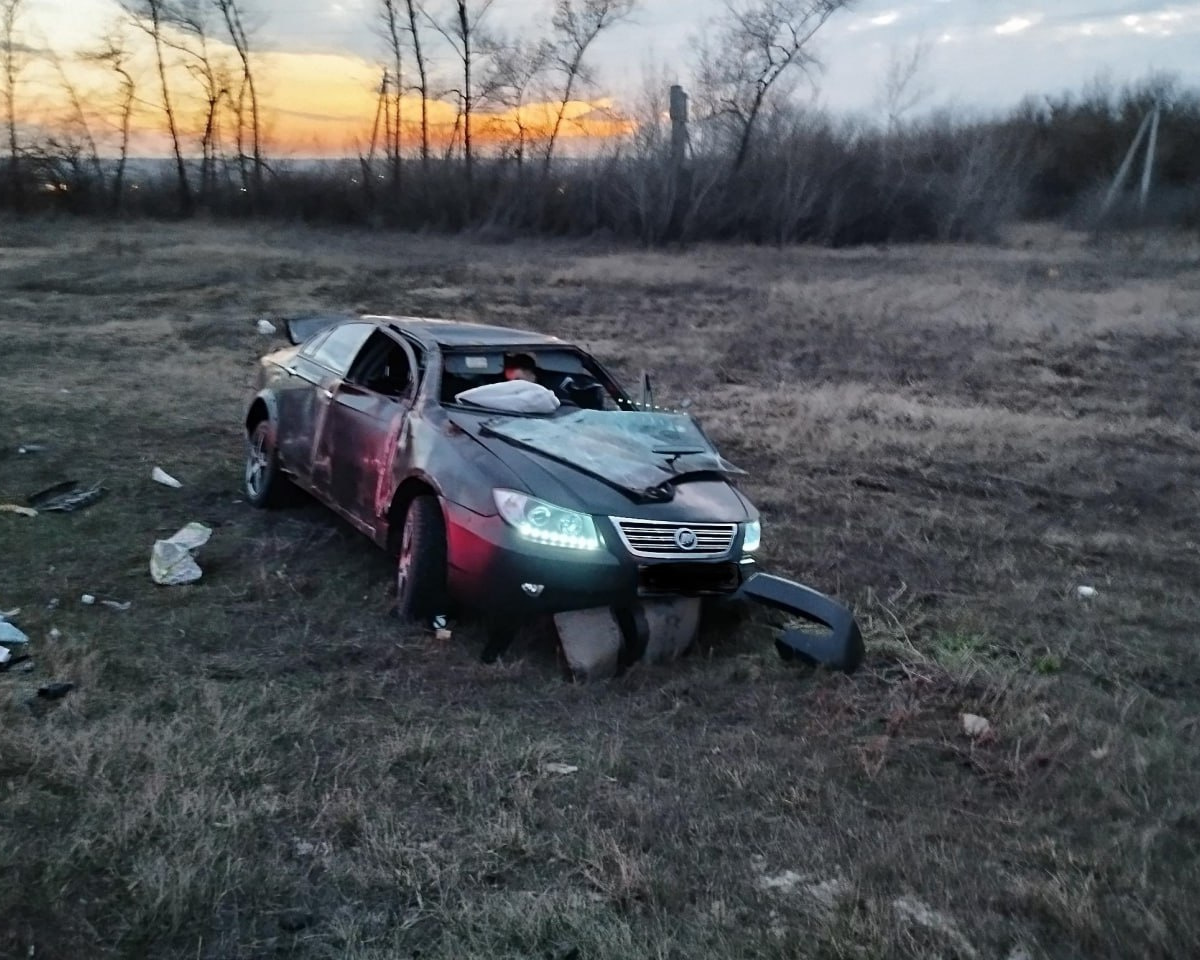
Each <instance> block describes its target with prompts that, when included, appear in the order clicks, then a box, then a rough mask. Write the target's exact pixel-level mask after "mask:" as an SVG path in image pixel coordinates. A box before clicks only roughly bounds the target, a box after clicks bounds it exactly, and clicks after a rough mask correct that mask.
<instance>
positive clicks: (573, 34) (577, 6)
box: [543, 0, 637, 172]
mask: <svg viewBox="0 0 1200 960" xmlns="http://www.w3.org/2000/svg"><path fill="white" fill-rule="evenodd" d="M636 2H637V0H556V2H555V4H554V17H553V19H552V20H551V23H552V25H553V27H554V46H553V49H554V59H553V64H554V69H555V71H556V72H557V73H558V74H559V75H560V77H561V78H562V87H561V88H560V94H561V95H560V96H559V98H558V110H557V112H556V113H555V115H554V125H553V127H552V128H551V130H550V139H549V141H548V142H547V144H546V157H545V165H544V168H543V169H544V172H549V169H550V161H551V159H552V158H553V156H554V147H555V144H556V143H557V142H558V135H559V133H560V132H561V130H562V125H563V117H564V116H565V115H566V112H567V105H568V103H570V101H571V97H572V95H573V94H574V93H575V88H576V85H577V84H578V83H580V82H581V81H582V82H586V81H587V80H588V79H589V78H588V75H587V73H586V72H585V68H584V62H583V61H584V57H586V56H587V52H588V48H589V47H591V45H592V43H593V41H594V40H595V39H596V38H597V37H598V36H600V34H601V33H603V32H604V31H605V30H606V29H608V28H609V27H611V26H612V25H613V24H614V23H617V22H619V21H621V20H624V19H625V18H626V17H628V16H629V15H630V13H632V12H633V8H634V6H635V4H636Z"/></svg>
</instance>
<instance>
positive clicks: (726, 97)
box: [697, 0, 853, 172]
mask: <svg viewBox="0 0 1200 960" xmlns="http://www.w3.org/2000/svg"><path fill="white" fill-rule="evenodd" d="M852 2H853V0H726V3H725V10H724V12H723V13H722V14H721V15H720V16H719V17H717V19H716V21H715V27H716V37H715V40H714V41H713V42H711V43H705V44H704V46H703V47H702V49H701V52H700V57H699V62H698V70H697V74H698V77H697V79H698V81H699V85H700V89H701V91H702V94H703V96H704V97H705V99H707V100H708V101H709V109H710V111H711V113H712V114H713V115H714V116H718V117H724V118H728V119H729V120H730V121H731V122H732V125H733V133H734V139H735V142H736V144H737V146H736V152H735V156H734V162H733V169H734V171H735V172H737V171H738V170H740V169H741V167H742V164H744V163H745V162H746V157H747V156H748V155H749V153H750V146H751V142H752V140H753V138H754V134H755V130H756V128H757V126H758V123H759V120H760V118H761V116H762V113H763V110H764V108H765V107H766V105H767V103H768V100H769V98H770V96H771V94H772V92H773V91H774V90H775V89H776V88H777V86H778V85H779V83H780V80H781V78H783V77H785V76H786V75H788V74H789V73H790V72H791V71H793V70H795V69H799V70H803V71H806V72H807V70H808V69H809V68H811V67H813V66H815V65H816V63H817V61H816V58H815V57H814V56H813V55H812V53H811V52H810V50H809V46H810V41H811V40H812V39H813V37H814V36H815V35H816V33H817V31H818V30H820V29H821V27H823V26H824V25H825V23H826V21H828V20H829V18H830V17H831V16H833V15H834V14H835V13H837V12H838V11H839V10H841V9H843V8H845V7H849V6H850V5H851V4H852Z"/></svg>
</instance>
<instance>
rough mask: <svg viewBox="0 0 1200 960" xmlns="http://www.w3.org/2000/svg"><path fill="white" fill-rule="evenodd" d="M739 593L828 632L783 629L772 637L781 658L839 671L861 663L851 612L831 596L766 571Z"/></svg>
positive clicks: (858, 633)
mask: <svg viewBox="0 0 1200 960" xmlns="http://www.w3.org/2000/svg"><path fill="white" fill-rule="evenodd" d="M741 592H742V594H743V595H744V596H746V597H748V598H750V599H751V600H756V601H757V602H759V603H762V604H765V605H766V606H768V607H772V608H774V609H776V610H782V611H784V612H785V613H790V614H792V615H793V616H797V617H800V618H801V619H804V620H807V621H809V622H810V623H815V624H819V625H820V626H823V627H825V628H827V630H828V633H813V632H809V631H807V630H799V629H795V628H786V629H784V630H783V632H782V634H781V635H780V636H779V637H778V638H777V639H776V640H775V649H776V650H778V651H779V655H780V656H781V657H783V659H785V660H791V659H795V658H799V659H801V660H804V661H806V662H808V663H813V664H818V665H820V666H823V667H827V668H828V669H830V670H839V671H841V672H842V673H853V672H854V671H855V670H857V669H858V668H859V666H860V665H861V664H862V661H863V656H864V654H865V653H866V650H865V648H864V646H863V639H862V632H861V631H860V630H859V629H858V623H857V622H856V621H855V619H854V614H853V613H852V612H851V611H850V610H849V609H848V608H847V607H844V606H842V604H840V603H838V602H837V601H836V600H834V599H832V598H831V597H827V596H825V594H823V593H818V592H817V591H816V590H814V589H812V587H806V586H804V585H803V584H800V583H795V582H793V581H791V580H785V579H784V578H783V577H777V576H774V575H773V574H769V573H756V574H755V575H754V576H752V577H751V578H750V579H749V580H747V581H746V582H745V583H744V584H742V591H741Z"/></svg>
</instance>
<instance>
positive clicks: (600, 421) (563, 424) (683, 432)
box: [483, 410, 745, 499]
mask: <svg viewBox="0 0 1200 960" xmlns="http://www.w3.org/2000/svg"><path fill="white" fill-rule="evenodd" d="M483 431H484V432H486V433H490V434H493V435H494V436H498V437H502V438H503V439H505V440H507V441H509V442H510V443H514V444H517V445H518V446H521V447H526V448H528V449H530V450H533V451H535V452H537V453H540V454H543V455H544V456H547V457H552V458H554V459H555V460H559V461H562V462H563V463H567V464H570V465H572V466H574V467H576V468H577V469H580V470H584V471H586V472H587V473H590V474H592V475H593V476H596V477H598V478H600V479H601V480H604V481H606V482H608V483H611V484H614V485H616V486H618V487H621V488H623V489H625V490H628V491H630V492H632V493H635V494H639V495H643V496H647V497H651V498H653V499H660V498H663V497H669V496H670V490H669V484H670V483H671V482H672V481H674V480H678V479H679V478H681V477H683V476H684V475H687V474H696V473H717V474H720V475H722V476H731V475H736V474H742V473H744V472H745V471H743V470H740V469H738V468H737V467H735V466H734V465H733V464H732V463H730V462H729V461H728V460H726V459H725V458H724V457H722V456H721V455H720V454H719V453H717V451H716V450H715V449H714V448H713V446H712V444H711V443H709V441H708V439H707V438H706V437H705V436H704V434H703V433H702V432H701V431H700V428H699V427H698V426H697V425H696V422H695V421H694V420H693V419H692V418H691V417H690V416H688V415H687V414H674V413H651V412H642V411H624V410H580V411H578V412H574V413H569V414H566V415H564V416H557V417H553V418H546V419H543V418H528V417H496V418H494V419H491V420H488V421H487V422H486V423H485V424H483Z"/></svg>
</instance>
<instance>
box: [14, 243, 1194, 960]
mask: <svg viewBox="0 0 1200 960" xmlns="http://www.w3.org/2000/svg"><path fill="white" fill-rule="evenodd" d="M0 237H2V238H3V239H2V240H0V244H2V249H0V298H2V300H0V304H2V306H0V383H3V387H4V404H3V406H4V416H3V418H2V419H0V502H4V501H10V502H11V501H21V500H23V498H24V497H25V496H26V495H27V494H29V493H31V492H33V491H35V490H37V489H40V488H41V487H44V486H47V485H49V484H51V483H53V482H56V481H59V480H63V479H78V480H81V481H93V480H102V481H103V482H104V485H105V487H106V488H107V491H108V492H107V495H106V497H105V498H104V499H103V500H101V501H100V502H99V503H97V504H96V505H94V506H92V507H90V508H89V509H87V510H84V511H82V512H79V513H75V514H43V515H41V516H38V517H36V518H27V517H22V516H17V515H12V514H4V513H0V610H3V609H8V608H12V607H20V608H21V611H22V612H21V614H20V616H19V618H18V620H17V622H18V623H19V625H20V626H21V627H22V628H23V629H24V630H25V631H26V632H27V633H28V634H29V635H30V636H31V638H32V643H31V645H30V646H31V649H30V653H31V654H32V661H33V664H34V668H33V669H32V671H28V672H26V671H23V670H20V669H18V668H13V669H12V670H9V671H8V672H7V673H3V674H0V956H3V957H37V958H39V960H42V958H81V957H96V958H103V957H131V958H134V957H136V958H142V957H155V958H158V957H179V958H197V960H225V958H239V960H241V958H246V960H249V958H267V957H276V956H289V957H303V958H334V957H337V958H349V960H367V958H381V960H382V958H396V957H421V958H424V960H432V958H446V960H449V958H454V960H465V958H505V957H512V958H516V957H536V958H550V960H567V958H577V960H628V958H647V960H650V958H663V960H665V958H679V960H684V958H686V960H703V958H732V957H756V958H785V957H802V956H803V957H826V958H855V960H866V958H896V957H900V958H904V957H911V958H918V957H944V958H960V960H974V958H980V960H982V958H999V960H1018V958H1031V960H1032V958H1041V957H1046V958H1051V957H1053V958H1059V957H1061V958H1088V960H1098V958H1110V957H1111V958H1118V957H1122V958H1123V957H1131V956H1137V957H1162V958H1168V957H1170V958H1183V957H1194V956H1197V955H1200V911H1198V910H1197V908H1196V903H1197V898H1198V897H1200V652H1198V651H1200V648H1198V645H1197V623H1200V595H1198V594H1197V585H1198V584H1200V556H1198V553H1197V540H1200V528H1198V525H1197V520H1196V518H1197V515H1198V514H1200V496H1198V495H1197V485H1196V477H1197V475H1198V474H1200V247H1198V246H1197V244H1196V243H1195V242H1191V243H1188V242H1185V241H1182V240H1179V239H1174V238H1163V237H1142V238H1139V239H1136V240H1123V241H1109V242H1106V243H1104V244H1100V245H1093V244H1090V243H1088V242H1087V241H1086V240H1085V239H1084V238H1081V237H1078V236H1073V235H1068V234H1064V233H1060V232H1056V231H1050V230H1026V231H1024V232H1022V233H1020V234H1014V235H1012V236H1011V237H1009V238H1008V239H1007V240H1006V242H1005V243H1004V244H1003V245H1000V246H997V247H919V248H918V247H897V248H890V249H876V248H864V249H858V250H850V251H825V250H816V249H786V250H778V249H769V248H764V249H750V248H741V247H735V248H716V247H702V248H698V249H693V250H690V251H685V252H680V253H672V252H643V251H637V250H629V249H610V248H607V247H605V246H603V245H600V244H597V243H589V244H583V243H566V242H564V243H561V244H549V243H525V242H521V243H511V244H485V243H482V242H472V241H469V240H463V239H449V238H443V237H416V236H393V235H381V234H377V233H371V232H365V231H364V232H335V231H325V232H320V231H310V230H306V229H302V228H296V229H283V228H279V227H247V228H242V229H237V228H217V227H211V226H204V225H192V226H171V225H154V224H148V223H146V224H136V225H129V226H114V227H111V228H102V227H98V226H94V225H88V224H86V223H82V222H72V221H61V222H55V223H48V224H26V223H17V222H5V223H3V225H2V229H0ZM314 308H335V309H344V308H349V309H364V310H370V311H380V312H397V313H416V314H427V315H448V316H455V317H462V318H468V319H481V320H488V321H493V322H500V323H510V324H516V325H525V326H530V327H534V328H537V329H541V330H546V331H551V332H556V333H559V334H561V335H565V336H568V337H571V338H576V339H578V340H580V341H581V342H583V343H585V344H587V345H588V346H590V347H591V348H592V349H593V350H594V351H595V352H596V353H597V354H598V355H599V356H600V357H601V358H603V359H604V360H606V361H608V362H610V363H611V364H612V365H613V366H614V368H615V369H616V370H618V371H619V372H621V373H622V374H623V375H625V376H626V377H627V378H628V379H629V380H631V381H632V379H633V378H634V377H636V375H637V374H638V373H639V371H640V370H641V369H642V368H643V367H644V366H646V367H650V368H651V369H653V370H655V371H656V372H657V375H658V378H657V382H658V393H659V398H660V399H666V400H670V401H676V402H678V401H681V400H683V399H685V398H690V399H691V400H692V401H693V404H694V407H693V409H694V410H695V411H696V412H697V413H698V416H699V417H700V419H701V420H702V422H703V423H704V424H705V425H706V426H707V427H708V428H709V430H710V432H711V433H713V434H714V436H715V438H716V439H717V440H718V441H719V442H720V443H721V445H722V447H723V449H724V451H725V452H726V454H727V455H728V456H729V457H730V459H732V460H734V462H736V463H738V464H739V465H741V466H743V467H744V468H746V469H747V470H748V471H749V472H750V477H749V479H748V481H747V483H746V487H747V490H748V492H749V493H750V495H751V496H752V497H753V498H754V499H755V500H756V502H757V503H758V504H759V505H760V506H761V508H762V510H763V513H764V520H765V522H764V549H763V557H764V560H765V561H766V563H767V565H768V566H769V567H771V568H774V569H776V570H778V571H780V572H783V573H785V574H787V575H790V576H794V577H796V578H799V579H802V580H804V581H806V582H809V583H811V584H813V585H814V586H816V587H818V588H819V589H822V590H825V591H828V592H831V593H834V594H836V595H837V596H839V597H841V598H843V599H844V600H846V601H847V602H850V603H852V604H853V605H854V606H855V608H856V610H857V612H858V614H859V617H860V620H861V623H862V625H863V628H864V633H865V635H866V638H867V642H868V645H869V658H868V663H867V665H866V667H865V668H864V669H863V670H862V671H861V672H860V673H859V674H858V675H856V676H854V677H852V678H846V677H841V676H831V675H823V674H819V673H813V672H809V671H806V670H803V669H799V668H797V667H795V666H793V665H788V664H784V663H783V662H781V661H780V660H779V659H778V658H777V656H776V654H775V652H774V650H773V649H772V648H771V645H770V634H769V632H768V629H767V627H768V625H767V624H766V623H764V622H760V621H757V620H752V621H751V622H749V623H746V624H743V625H736V624H734V625H728V624H726V625H721V624H717V625H714V626H712V628H710V629H709V630H708V631H707V632H706V634H705V637H704V641H703V644H702V648H701V649H700V650H699V651H697V652H696V653H695V654H693V655H692V656H689V657H688V658H686V659H685V660H683V661H681V662H679V663H676V664H673V665H669V666H661V667H644V666H643V667H638V668H635V669H634V670H632V671H631V672H630V673H628V674H627V675H625V676H624V677H621V678H619V679H617V680H615V681H612V682H608V683H604V684H596V685H588V686H581V685H572V684H569V683H565V682H564V681H563V679H562V677H561V672H560V668H559V665H558V661H557V658H556V653H555V651H554V650H553V649H552V647H551V646H550V644H549V643H548V642H547V640H546V637H545V634H544V633H542V632H539V631H538V630H537V629H533V630H531V631H530V632H529V635H528V636H527V637H526V638H525V639H524V640H523V641H522V642H521V643H520V644H518V646H517V647H516V648H515V650H514V654H513V655H512V656H510V657H509V658H508V660H507V662H505V663H502V664H500V665H497V666H486V665H484V664H482V663H480V662H478V653H479V651H480V648H481V646H482V639H481V636H480V633H479V630H478V629H477V628H476V627H473V626H472V625H470V624H462V625H457V626H456V629H455V633H454V638H453V640H451V641H450V642H441V643H439V642H437V641H435V640H434V639H433V638H432V637H431V636H428V635H426V634H424V633H421V632H415V631H406V630H404V629H402V628H401V627H399V626H398V625H397V623H396V621H395V620H393V619H390V618H389V617H388V616H387V611H388V607H389V590H390V588H391V570H390V566H389V563H388V560H387V558H386V557H384V556H383V555H382V554H381V553H378V552H376V551H375V550H374V548H373V547H371V546H370V545H369V544H368V543H367V541H366V540H365V539H363V538H361V537H360V536H359V535H358V534H356V533H354V532H353V531H351V530H350V529H349V528H348V527H347V526H345V525H344V524H342V523H340V522H338V521H336V520H335V519H334V518H333V517H332V516H331V515H330V514H329V513H327V512H326V511H324V510H323V509H321V508H319V507H317V506H315V505H312V504H307V505H306V504H300V505H298V506H296V507H295V508H293V509H288V510H284V511H280V512H258V511H254V510H252V509H250V508H249V507H247V506H246V505H245V504H244V503H242V502H241V494H240V492H239V484H240V463H241V455H242V450H241V435H240V433H239V424H240V419H241V416H242V412H243V409H244V404H245V402H246V400H247V389H248V386H249V384H250V380H251V375H252V370H253V365H254V362H255V358H256V357H257V356H258V355H259V354H260V353H263V352H266V350H267V349H268V348H269V347H270V346H271V345H272V343H273V342H274V341H273V340H272V339H271V338H268V337H263V336H261V335H259V334H258V333H256V331H255V326H254V321H255V320H256V319H257V318H259V317H262V316H278V315H281V314H287V313H289V312H301V311H306V310H311V309H314ZM24 443H39V444H45V445H46V446H47V449H46V450H44V451H42V452H38V453H33V454H24V455H22V454H18V453H17V452H16V448H17V447H18V446H19V445H21V444H24ZM155 465H159V466H162V467H163V468H165V469H166V470H167V471H168V472H170V473H172V474H173V475H175V476H177V477H179V478H180V479H181V480H182V481H183V483H184V486H183V488H182V489H180V490H172V489H168V488H166V487H163V486H160V485H157V484H155V483H153V482H151V480H150V472H151V468H152V467H153V466H155ZM191 520H199V521H203V522H205V523H207V524H209V525H210V526H212V527H213V528H214V535H213V538H212V541H211V542H210V544H209V545H208V546H206V547H205V548H203V550H202V551H201V552H200V562H201V565H202V566H203V568H204V570H205V574H204V578H203V579H202V580H201V581H200V582H199V583H197V584H194V585H192V586H187V587H159V586H156V585H155V584H153V583H152V582H151V580H150V577H149V573H148V559H149V553H150V548H151V545H152V543H153V542H154V540H155V539H156V538H159V537H162V536H165V535H168V534H170V533H172V532H173V531H175V530H176V529H178V528H179V527H181V526H182V525H183V524H184V523H186V522H188V521H191ZM1080 585H1088V586H1093V587H1094V588H1095V590H1096V594H1095V596H1093V597H1090V598H1081V597H1079V596H1078V595H1077V587H1078V586H1080ZM85 593H90V594H93V595H95V596H97V597H99V598H104V599H115V600H120V601H129V602H131V603H132V607H131V608H130V609H128V610H127V611H124V612H122V611H118V610H114V609H111V608H109V607H105V606H102V605H100V604H96V605H91V606H87V605H84V604H82V603H81V602H80V597H81V595H82V594H85ZM54 600H57V601H58V602H57V604H54V603H53V602H52V601H54ZM51 680H65V681H70V682H72V683H74V684H75V689H74V690H73V691H72V692H71V693H70V694H69V695H68V696H67V697H66V698H64V699H62V700H59V701H54V702H49V701H45V700H39V699H38V698H37V697H36V696H35V695H34V694H35V692H36V690H37V688H38V686H39V685H40V684H43V683H46V682H48V681H51ZM964 712H966V713H973V714H978V715H981V716H984V717H986V718H987V719H988V720H989V721H990V723H991V727H992V729H991V732H990V734H988V735H986V736H984V737H981V738H978V739H973V738H971V737H968V736H967V735H966V734H965V733H964V731H963V727H962V721H961V715H962V714H963V713H964ZM556 762H557V763H565V764H570V765H572V766H576V767H578V770H577V772H575V773H573V774H555V773H551V772H549V771H548V770H547V768H546V764H547V763H556Z"/></svg>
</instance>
